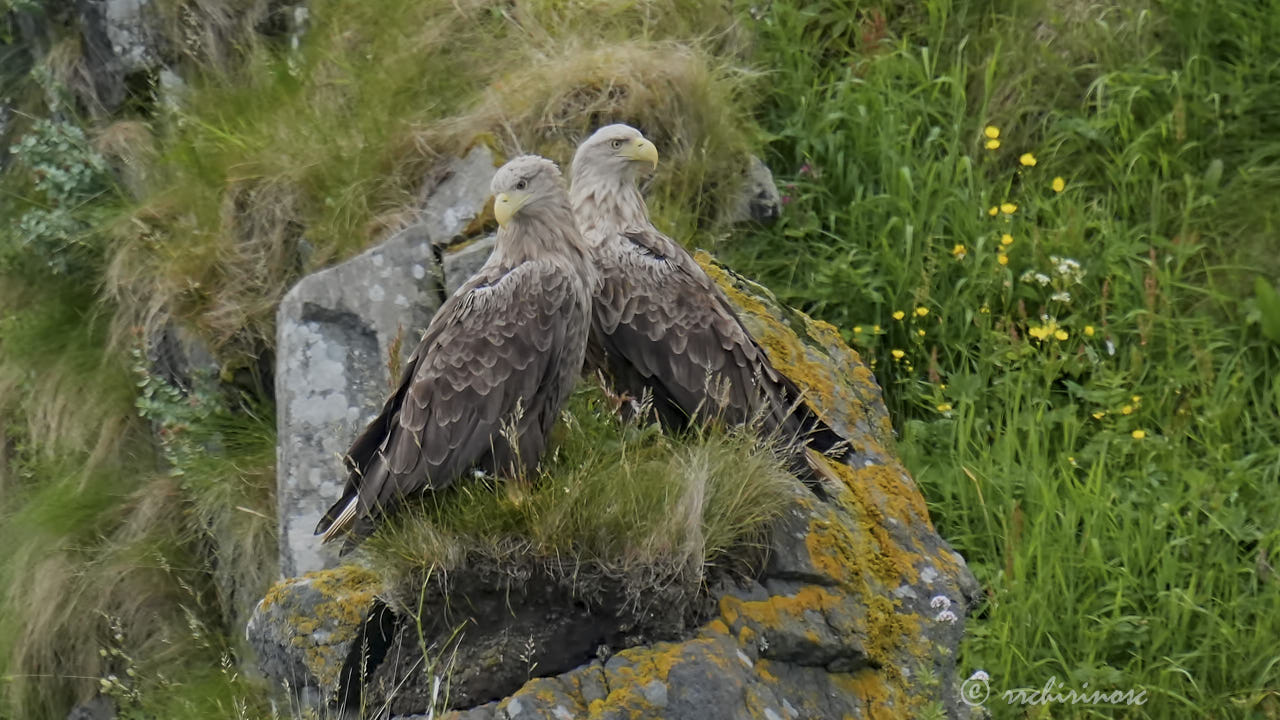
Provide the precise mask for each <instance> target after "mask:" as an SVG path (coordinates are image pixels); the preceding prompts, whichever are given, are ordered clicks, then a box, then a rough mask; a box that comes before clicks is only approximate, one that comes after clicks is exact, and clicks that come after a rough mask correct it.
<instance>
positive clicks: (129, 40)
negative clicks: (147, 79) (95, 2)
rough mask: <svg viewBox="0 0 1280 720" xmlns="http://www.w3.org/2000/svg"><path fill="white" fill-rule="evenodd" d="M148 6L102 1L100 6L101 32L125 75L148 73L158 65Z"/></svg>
mask: <svg viewBox="0 0 1280 720" xmlns="http://www.w3.org/2000/svg"><path fill="white" fill-rule="evenodd" d="M148 5H150V3H149V2H148V1H147V0H106V2H104V3H103V5H102V14H103V20H104V22H103V30H104V31H105V32H106V34H107V40H108V41H110V43H111V51H112V52H113V53H114V54H115V56H116V57H117V58H118V59H119V60H120V64H121V65H122V66H123V69H124V71H125V73H126V74H127V73H132V72H137V71H139V70H148V69H150V68H152V67H155V66H156V65H157V64H158V63H159V61H160V58H159V56H158V55H157V53H156V50H155V48H154V46H153V44H152V39H151V30H150V28H149V26H148V19H147V15H146V14H147V12H148V10H147V7H148Z"/></svg>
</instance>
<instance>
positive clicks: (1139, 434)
mask: <svg viewBox="0 0 1280 720" xmlns="http://www.w3.org/2000/svg"><path fill="white" fill-rule="evenodd" d="M1130 434H1131V435H1133V439H1134V440H1141V439H1142V438H1144V437H1146V436H1147V431H1146V430H1134V431H1133V432H1132V433H1130Z"/></svg>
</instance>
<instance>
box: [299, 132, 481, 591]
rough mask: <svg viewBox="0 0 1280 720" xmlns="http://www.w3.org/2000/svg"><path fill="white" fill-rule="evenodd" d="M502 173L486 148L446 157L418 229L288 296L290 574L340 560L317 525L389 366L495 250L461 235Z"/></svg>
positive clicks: (474, 227)
mask: <svg viewBox="0 0 1280 720" xmlns="http://www.w3.org/2000/svg"><path fill="white" fill-rule="evenodd" d="M493 172H494V157H493V153H492V152H491V151H490V150H489V149H488V148H487V147H486V146H484V145H477V146H476V147H475V148H473V149H472V150H471V151H470V152H469V153H468V154H467V155H466V156H465V157H463V158H456V159H452V160H449V161H447V162H445V163H443V164H442V165H441V166H440V167H439V168H437V169H436V170H435V171H433V173H432V175H431V177H430V178H429V180H428V182H427V183H426V187H427V188H428V191H426V192H424V197H423V203H422V210H421V211H420V213H419V217H418V218H417V220H416V221H415V222H414V224H412V225H410V226H409V227H407V228H405V229H404V230H401V231H400V232H398V233H396V234H395V235H393V236H391V237H390V238H389V239H388V240H386V241H385V242H383V243H382V244H381V245H378V246H377V247H374V248H372V249H370V250H368V251H366V252H365V253H364V254H362V255H359V256H357V257H355V258H352V259H351V260H348V261H347V262H345V263H342V264H340V265H336V266H334V267H331V268H328V269H325V270H322V271H320V272H317V273H314V274H312V275H309V276H307V277H306V278H304V279H303V280H301V281H300V282H299V283H298V284H297V285H295V286H294V287H293V288H292V289H291V290H290V291H289V293H288V294H287V295H286V296H285V298H284V300H283V301H282V302H281V303H280V307H279V309H278V311H277V315H276V343H277V344H276V357H277V369H276V375H275V377H276V403H277V430H278V435H279V438H278V446H277V447H278V450H277V504H278V507H279V513H280V533H279V537H280V571H281V573H282V574H283V575H284V576H285V577H290V576H294V575H301V574H303V573H306V572H310V571H312V570H319V569H322V568H326V567H332V566H334V565H335V564H336V562H337V558H336V555H335V552H334V551H333V550H329V549H322V548H321V547H320V546H319V545H318V543H317V542H316V540H315V537H314V536H313V535H312V531H313V529H314V528H315V524H316V522H317V521H318V520H319V519H320V516H321V514H322V513H323V512H324V511H325V510H327V509H328V507H329V505H331V504H332V503H333V502H335V501H336V500H337V499H338V497H339V495H340V494H341V489H342V483H343V481H344V480H345V476H344V473H343V470H342V466H341V462H340V460H341V457H342V453H344V452H345V451H346V449H347V447H348V446H349V445H350V443H351V440H352V439H353V438H354V437H355V436H356V434H357V433H358V432H359V430H360V429H362V428H363V427H364V425H365V424H366V423H368V422H369V421H370V420H372V419H373V418H374V416H375V415H376V414H377V412H378V411H379V410H381V408H382V403H383V402H384V401H385V400H386V396H387V392H388V389H389V386H390V382H391V381H392V380H393V378H392V377H391V373H390V371H389V369H391V368H395V367H398V366H399V363H401V362H403V361H404V360H405V359H407V358H408V356H409V354H410V353H411V352H412V351H413V349H414V347H415V346H416V345H417V344H418V341H419V339H421V336H422V332H423V330H425V329H426V326H427V323H429V322H430V321H431V316H432V315H433V314H434V313H435V310H436V308H438V307H439V306H440V303H441V302H442V301H443V299H444V296H445V293H444V287H443V286H444V284H445V283H446V282H449V283H454V287H456V285H457V284H460V283H461V282H462V281H463V280H465V279H466V277H468V276H469V275H470V274H471V272H474V270H475V269H476V268H478V267H479V265H480V263H483V262H484V258H485V257H487V256H488V250H487V249H486V246H484V244H483V243H484V241H483V240H481V241H478V242H477V244H476V245H475V247H476V248H479V249H480V250H479V252H477V251H476V250H470V249H467V248H465V247H462V246H461V245H459V242H458V240H459V238H463V239H464V243H465V238H466V237H467V236H468V235H469V234H471V233H474V232H479V231H481V230H482V229H483V227H484V224H485V218H486V211H485V203H486V200H487V199H488V195H489V191H488V187H489V182H490V180H491V179H492V178H493ZM489 214H490V215H491V213H489ZM487 247H488V248H491V247H492V245H491V244H490V245H489V246H487ZM481 253H483V254H481ZM464 273H465V274H464ZM395 379H398V378H395Z"/></svg>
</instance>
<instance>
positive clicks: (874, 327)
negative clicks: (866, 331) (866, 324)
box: [871, 325, 880, 335]
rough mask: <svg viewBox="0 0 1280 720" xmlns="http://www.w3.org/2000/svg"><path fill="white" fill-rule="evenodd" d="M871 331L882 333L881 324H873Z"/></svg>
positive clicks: (877, 333)
mask: <svg viewBox="0 0 1280 720" xmlns="http://www.w3.org/2000/svg"><path fill="white" fill-rule="evenodd" d="M871 332H873V333H875V334H876V335H879V334H880V326H879V325H872V326H871Z"/></svg>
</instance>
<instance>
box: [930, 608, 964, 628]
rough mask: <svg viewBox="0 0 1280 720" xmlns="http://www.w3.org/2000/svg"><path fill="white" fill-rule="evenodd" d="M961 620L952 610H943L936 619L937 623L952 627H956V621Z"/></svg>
mask: <svg viewBox="0 0 1280 720" xmlns="http://www.w3.org/2000/svg"><path fill="white" fill-rule="evenodd" d="M959 619H960V618H958V617H956V614H955V613H953V612H951V611H950V610H943V611H942V612H940V613H938V617H936V618H934V620H935V621H936V622H944V623H951V624H952V625H954V624H955V623H956V620H959Z"/></svg>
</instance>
